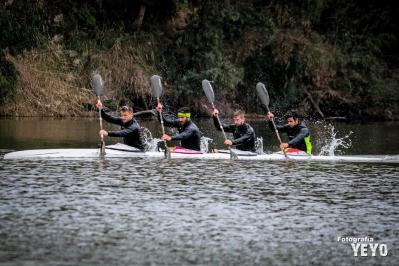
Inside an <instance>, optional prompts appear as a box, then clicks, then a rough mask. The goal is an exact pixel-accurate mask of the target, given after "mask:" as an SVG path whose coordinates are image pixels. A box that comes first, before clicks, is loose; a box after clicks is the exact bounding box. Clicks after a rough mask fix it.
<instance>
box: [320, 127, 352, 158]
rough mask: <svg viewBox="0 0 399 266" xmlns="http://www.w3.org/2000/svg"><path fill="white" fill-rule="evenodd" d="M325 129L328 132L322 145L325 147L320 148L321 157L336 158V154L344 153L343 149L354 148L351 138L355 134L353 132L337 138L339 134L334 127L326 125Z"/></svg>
mask: <svg viewBox="0 0 399 266" xmlns="http://www.w3.org/2000/svg"><path fill="white" fill-rule="evenodd" d="M325 128H326V130H327V132H326V136H325V137H324V141H323V143H322V145H323V146H322V147H321V148H320V153H319V155H327V156H335V153H336V152H343V149H348V148H350V147H351V146H352V141H351V139H350V138H349V137H350V136H351V135H352V133H353V132H352V131H350V132H349V133H348V134H347V135H345V136H343V137H341V138H339V137H337V133H338V132H337V131H336V130H335V128H334V126H333V125H331V124H330V125H326V126H325Z"/></svg>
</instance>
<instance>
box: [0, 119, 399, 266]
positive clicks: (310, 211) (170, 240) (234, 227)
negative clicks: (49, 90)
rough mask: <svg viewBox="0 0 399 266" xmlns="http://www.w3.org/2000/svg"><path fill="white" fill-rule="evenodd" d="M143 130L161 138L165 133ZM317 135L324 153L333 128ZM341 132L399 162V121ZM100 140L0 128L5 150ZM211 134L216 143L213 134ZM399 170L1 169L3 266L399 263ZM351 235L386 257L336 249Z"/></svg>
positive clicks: (80, 126)
mask: <svg viewBox="0 0 399 266" xmlns="http://www.w3.org/2000/svg"><path fill="white" fill-rule="evenodd" d="M201 123H203V124H201V126H202V128H204V127H205V125H206V124H207V123H209V122H207V121H203V122H201ZM144 124H145V125H146V126H147V127H149V128H150V129H151V130H152V131H153V132H156V134H159V133H158V125H156V124H154V123H150V122H148V123H144ZM262 125H263V124H261V123H257V124H256V129H257V132H260V133H261V134H260V135H263V137H264V141H265V149H266V150H272V149H275V147H274V144H275V143H274V142H273V143H267V142H268V141H267V139H270V141H271V140H272V139H273V141H275V140H274V138H273V135H272V134H269V133H270V132H267V131H266V130H265V129H264V128H263V127H262ZM312 126H313V127H312V129H313V130H312V132H314V134H313V136H314V138H315V141H314V142H315V143H316V144H315V145H316V146H317V143H321V142H322V137H323V136H328V135H329V133H328V132H329V130H330V128H329V127H328V126H327V127H326V125H325V124H315V125H312ZM205 128H206V127H205ZM334 128H335V130H336V131H338V133H337V137H341V136H344V135H346V134H348V133H349V131H353V133H352V134H351V136H350V137H349V138H350V139H351V140H352V147H351V148H349V149H347V150H344V151H342V152H344V153H346V154H366V153H369V154H399V145H398V140H397V137H398V135H397V134H398V133H397V132H398V129H399V125H398V124H397V123H393V124H370V125H345V124H336V125H334ZM97 130H98V125H97V121H96V120H88V119H78V120H48V119H47V120H46V119H28V120H25V119H23V120H0V149H1V150H2V153H3V154H4V152H5V151H6V150H8V149H12V150H22V149H31V148H61V147H93V145H94V146H95V145H96V142H97V138H96V131H97ZM204 131H205V133H206V135H208V136H210V137H212V138H215V141H216V142H218V141H219V136H217V135H216V134H214V133H213V132H212V128H210V127H208V128H206V129H205V130H204ZM93 135H94V137H93ZM317 138H319V140H317ZM365 147H367V149H366V148H365ZM316 149H320V147H316ZM368 150H372V152H366V151H368ZM398 170H399V167H398V165H389V164H387V165H385V164H354V163H352V164H343V163H340V164H334V163H314V162H310V163H309V162H259V161H253V162H252V161H251V162H250V163H249V162H246V161H208V160H207V161H200V160H171V161H167V160H159V159H139V158H131V159H126V160H122V159H115V160H68V161H56V160H52V161H46V160H43V161H5V160H3V159H0V265H2V264H4V265H397V262H398V261H399V253H398V252H399V250H398V249H399V244H398V240H399V227H398V224H399V207H398V206H399V197H398V196H399V179H398V178H399V175H398ZM346 236H349V237H365V236H367V237H369V238H373V242H371V243H372V244H376V243H378V244H385V245H386V246H387V247H388V255H387V256H386V257H382V256H379V253H377V256H375V257H372V256H371V251H370V250H369V251H368V256H367V257H354V256H353V251H352V247H351V245H350V243H342V242H339V241H337V239H338V237H346ZM359 255H360V251H359Z"/></svg>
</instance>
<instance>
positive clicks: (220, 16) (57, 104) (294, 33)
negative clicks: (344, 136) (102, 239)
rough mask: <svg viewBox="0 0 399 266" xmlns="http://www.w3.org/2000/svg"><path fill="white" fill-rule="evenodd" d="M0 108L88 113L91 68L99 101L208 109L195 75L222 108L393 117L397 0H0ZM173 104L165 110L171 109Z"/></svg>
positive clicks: (398, 78)
mask: <svg viewBox="0 0 399 266" xmlns="http://www.w3.org/2000/svg"><path fill="white" fill-rule="evenodd" d="M0 5H1V6H0V31H1V32H0V48H1V56H0V61H1V62H0V63H1V64H0V113H1V114H2V115H19V116H29V115H46V116H47V115H50V116H68V115H75V116H80V115H88V114H90V111H91V110H92V108H93V106H92V104H93V99H94V94H93V92H92V90H91V89H90V86H89V80H90V75H91V74H92V73H93V72H99V73H100V74H101V75H102V76H103V78H104V79H105V81H106V91H107V94H106V97H107V98H108V104H109V105H111V106H117V105H119V104H121V103H122V102H130V103H133V104H134V105H135V106H136V109H137V110H142V109H148V108H151V107H152V104H153V102H152V101H151V92H150V89H149V82H148V81H149V77H150V76H151V75H152V74H155V73H157V74H160V75H161V76H162V77H163V81H164V88H165V93H166V97H165V102H167V103H168V104H169V106H171V109H175V108H177V107H178V106H181V105H189V106H191V107H192V108H193V109H194V111H195V112H196V113H197V114H198V115H203V114H206V113H207V111H206V101H205V97H204V96H203V92H202V88H201V80H202V79H205V78H206V79H208V80H211V81H213V86H214V90H215V93H216V96H217V101H218V105H219V106H220V109H222V111H223V112H224V113H226V114H228V113H230V112H231V111H232V110H233V109H235V108H242V109H244V110H246V111H247V112H253V113H254V112H258V113H260V112H262V110H261V109H260V108H259V102H258V100H257V98H256V95H255V93H254V88H255V84H256V83H257V82H259V81H262V82H264V83H265V84H266V85H267V87H268V89H269V93H270V95H271V103H272V109H273V110H276V111H277V112H284V111H286V110H287V109H291V108H295V109H297V110H298V111H300V113H302V115H304V116H312V117H313V116H314V117H327V116H344V117H347V118H349V119H359V118H360V119H368V120H370V119H376V120H377V119H378V120H381V119H385V120H398V119H399V112H398V110H399V105H398V103H399V89H398V85H399V53H398V48H397V47H399V40H398V37H399V22H398V20H397V15H398V14H399V10H398V8H397V7H396V5H395V3H394V1H387V0H380V1H373V2H368V1H360V0H347V1H343V0H334V1H333V0H307V1H303V0H291V1H288V0H280V1H275V0H253V1H249V0H241V1H240V0H235V1H234V0H229V1H228V0H221V1H211V0H208V1H206V0H203V1H200V0H197V1H195V0H192V1H188V0H186V1H176V0H163V1H162V0H159V1H155V0H141V1H140V0H136V1H134V0H112V1H111V0H89V1H84V3H82V1H77V0H63V1H60V0H53V1H46V0H36V1H29V0H8V1H2V2H1V3H0ZM172 107H173V108H172Z"/></svg>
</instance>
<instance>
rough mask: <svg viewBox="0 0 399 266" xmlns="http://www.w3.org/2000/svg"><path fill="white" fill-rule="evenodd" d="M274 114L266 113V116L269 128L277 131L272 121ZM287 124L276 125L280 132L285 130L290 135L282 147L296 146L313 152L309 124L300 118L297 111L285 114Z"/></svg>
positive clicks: (310, 152) (308, 152)
mask: <svg viewBox="0 0 399 266" xmlns="http://www.w3.org/2000/svg"><path fill="white" fill-rule="evenodd" d="M273 117H274V115H273V113H271V112H268V113H267V114H266V118H267V119H268V120H269V128H270V129H271V130H272V131H275V128H274V126H273V123H272V121H271V120H272V119H273ZM285 119H286V120H287V124H286V125H283V126H276V127H277V130H278V131H279V132H285V133H287V135H288V140H289V141H288V142H286V143H281V144H280V149H282V150H283V149H287V148H295V149H298V150H301V151H304V152H306V153H307V154H312V143H311V142H310V132H309V129H308V128H307V126H306V125H305V124H304V123H303V122H301V121H300V120H299V119H298V114H297V113H296V112H289V113H287V114H286V115H285Z"/></svg>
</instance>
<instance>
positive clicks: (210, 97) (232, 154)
mask: <svg viewBox="0 0 399 266" xmlns="http://www.w3.org/2000/svg"><path fill="white" fill-rule="evenodd" d="M202 89H203V90H204V92H205V95H206V98H208V101H209V103H210V104H211V105H212V109H215V93H214V92H213V89H212V86H211V83H210V82H209V80H206V79H204V80H203V81H202ZM216 119H217V120H218V122H219V125H220V130H221V131H222V133H223V137H224V140H227V137H226V133H225V132H224V129H223V126H222V123H221V122H220V119H219V116H218V115H216ZM228 148H229V151H230V159H232V160H234V159H237V158H238V156H237V154H236V153H235V152H234V151H233V150H232V149H231V146H228Z"/></svg>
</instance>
